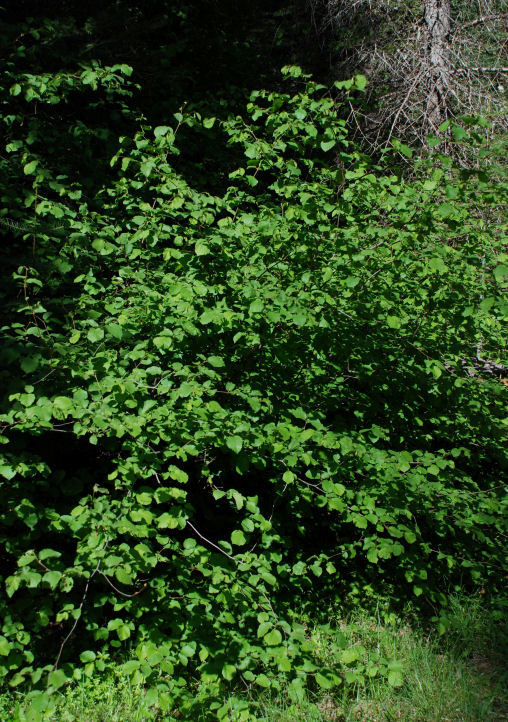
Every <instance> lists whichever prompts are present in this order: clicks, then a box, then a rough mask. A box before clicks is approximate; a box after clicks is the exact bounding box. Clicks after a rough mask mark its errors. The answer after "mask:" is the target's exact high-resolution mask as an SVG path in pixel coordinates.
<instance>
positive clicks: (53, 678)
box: [48, 669, 69, 689]
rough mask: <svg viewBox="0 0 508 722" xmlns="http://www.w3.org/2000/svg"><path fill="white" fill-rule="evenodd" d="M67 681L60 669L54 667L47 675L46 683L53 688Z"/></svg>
mask: <svg viewBox="0 0 508 722" xmlns="http://www.w3.org/2000/svg"><path fill="white" fill-rule="evenodd" d="M68 681H69V680H68V678H67V675H66V674H65V672H63V671H62V670H61V669H55V670H53V672H50V673H49V675H48V683H49V684H50V685H51V687H53V689H60V687H62V686H63V685H64V684H66V682H68Z"/></svg>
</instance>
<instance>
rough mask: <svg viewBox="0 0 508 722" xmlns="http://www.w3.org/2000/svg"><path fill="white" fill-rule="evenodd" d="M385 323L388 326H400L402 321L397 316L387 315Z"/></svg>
mask: <svg viewBox="0 0 508 722" xmlns="http://www.w3.org/2000/svg"><path fill="white" fill-rule="evenodd" d="M386 323H387V324H388V326H389V328H400V327H401V326H402V321H401V319H400V318H399V317H398V316H387V317H386Z"/></svg>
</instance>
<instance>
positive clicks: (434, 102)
mask: <svg viewBox="0 0 508 722" xmlns="http://www.w3.org/2000/svg"><path fill="white" fill-rule="evenodd" d="M424 22H425V28H426V32H427V48H426V51H427V53H426V54H427V64H428V68H429V75H428V95H427V107H426V123H427V126H428V129H429V131H431V132H435V131H436V130H437V129H438V128H439V126H440V125H441V123H442V122H443V121H445V120H446V119H447V117H448V88H449V78H450V48H449V37H450V0H424Z"/></svg>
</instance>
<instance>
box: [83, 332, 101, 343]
mask: <svg viewBox="0 0 508 722" xmlns="http://www.w3.org/2000/svg"><path fill="white" fill-rule="evenodd" d="M86 337H87V339H88V340H89V341H91V342H92V343H98V342H99V341H102V339H103V338H104V331H103V330H102V328H91V329H89V331H88V333H87V335H86Z"/></svg>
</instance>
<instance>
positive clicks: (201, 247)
mask: <svg viewBox="0 0 508 722" xmlns="http://www.w3.org/2000/svg"><path fill="white" fill-rule="evenodd" d="M194 250H195V252H196V256H206V255H208V254H209V253H210V248H209V247H208V246H207V245H206V243H203V242H202V241H198V242H197V243H196V246H195V248H194Z"/></svg>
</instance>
